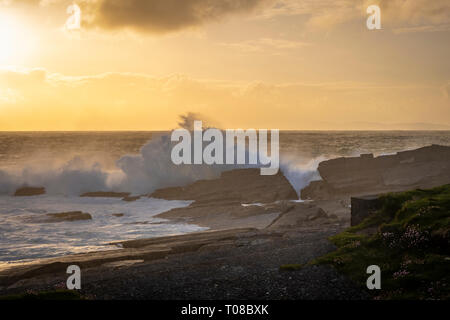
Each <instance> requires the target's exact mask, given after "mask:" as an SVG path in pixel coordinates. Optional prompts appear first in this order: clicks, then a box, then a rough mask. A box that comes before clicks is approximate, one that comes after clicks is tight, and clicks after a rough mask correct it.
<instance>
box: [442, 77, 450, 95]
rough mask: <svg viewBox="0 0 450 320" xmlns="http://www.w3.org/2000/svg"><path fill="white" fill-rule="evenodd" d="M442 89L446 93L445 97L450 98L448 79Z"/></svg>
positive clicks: (449, 82)
mask: <svg viewBox="0 0 450 320" xmlns="http://www.w3.org/2000/svg"><path fill="white" fill-rule="evenodd" d="M441 90H442V94H443V95H444V97H445V98H446V99H449V98H450V81H448V82H447V83H446V84H444V85H443V86H442V87H441Z"/></svg>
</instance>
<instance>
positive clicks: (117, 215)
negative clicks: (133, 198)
mask: <svg viewBox="0 0 450 320" xmlns="http://www.w3.org/2000/svg"><path fill="white" fill-rule="evenodd" d="M112 215H113V216H114V217H118V218H119V217H123V216H124V214H123V213H113V214H112Z"/></svg>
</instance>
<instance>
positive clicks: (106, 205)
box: [0, 195, 205, 263]
mask: <svg viewBox="0 0 450 320" xmlns="http://www.w3.org/2000/svg"><path fill="white" fill-rule="evenodd" d="M190 203H191V201H168V200H162V199H154V198H146V197H144V198H141V199H139V200H137V201H134V202H125V201H122V200H120V199H115V198H81V197H76V196H53V195H44V196H38V197H11V196H0V263H2V262H3V263H5V262H13V261H22V262H23V261H24V260H25V261H26V260H29V259H37V258H46V257H54V256H59V255H64V254H72V253H81V252H87V251H99V250H108V249H115V248H117V247H114V246H111V245H108V243H109V242H113V241H118V240H131V239H138V238H150V237H158V236H166V235H174V234H183V233H188V232H194V231H200V230H204V229H205V228H202V227H198V226H196V225H191V224H174V223H173V222H167V221H166V220H164V219H159V218H155V217H154V216H155V215H157V214H159V213H161V212H164V211H167V210H170V209H173V208H181V207H185V206H188V205H189V204H190ZM70 211H82V212H86V213H90V214H91V216H92V219H91V220H82V221H62V222H57V223H36V222H32V221H33V218H39V217H43V216H45V215H46V214H47V213H59V212H70ZM114 214H123V215H120V216H117V215H114Z"/></svg>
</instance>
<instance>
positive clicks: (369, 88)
mask: <svg viewBox="0 0 450 320" xmlns="http://www.w3.org/2000/svg"><path fill="white" fill-rule="evenodd" d="M0 88H2V90H1V91H0V111H1V117H0V128H1V129H2V130H160V129H168V128H174V127H175V126H176V125H177V123H176V118H177V117H178V115H179V114H182V113H185V112H186V111H188V110H189V111H192V112H194V113H200V114H202V118H204V117H207V118H213V119H214V118H217V117H218V116H217V115H220V122H221V125H223V126H224V127H229V128H233V127H244V128H245V127H255V128H277V127H279V128H281V129H283V128H284V129H289V128H291V129H292V128H293V129H326V128H327V127H324V126H322V127H320V126H318V123H320V122H323V121H328V122H333V121H335V120H336V121H337V120H339V119H343V118H345V121H368V119H370V121H377V122H383V121H390V122H398V119H402V121H403V122H408V121H412V122H417V121H418V119H420V121H427V122H442V120H443V119H450V109H449V108H448V100H445V99H442V95H441V94H439V95H436V87H434V86H429V87H427V86H402V85H400V84H399V85H397V86H392V85H383V84H377V83H360V82H335V83H278V84H271V83H265V82H240V81H220V80H211V79H195V78H191V77H188V76H184V75H171V76H167V77H152V76H149V75H145V74H136V73H103V74H98V75H91V76H77V77H68V76H64V75H61V74H56V73H50V72H48V71H46V70H43V69H31V70H0ZM443 89H444V88H443ZM448 90H449V86H448V84H447V86H445V91H444V94H447V95H448V93H449V91H448ZM430 108H431V109H430Z"/></svg>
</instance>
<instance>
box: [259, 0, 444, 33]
mask: <svg viewBox="0 0 450 320" xmlns="http://www.w3.org/2000/svg"><path fill="white" fill-rule="evenodd" d="M371 4H377V5H379V6H380V8H381V16H382V24H383V25H384V26H383V28H384V29H386V28H387V27H392V28H394V30H396V29H397V28H401V30H402V31H403V32H405V31H408V32H423V31H427V32H429V31H442V30H449V29H450V28H449V27H450V2H449V1H448V0H433V1H429V0H364V1H354V0H303V1H298V0H277V1H276V2H275V4H273V5H272V6H270V7H268V8H267V9H266V10H264V12H263V13H261V14H260V16H261V17H263V18H274V17H276V16H286V15H290V16H292V15H299V16H305V17H307V20H306V25H307V26H308V27H309V28H310V29H330V28H332V27H335V26H337V25H341V24H344V23H347V22H351V21H356V20H360V21H364V20H365V19H366V17H367V15H366V11H365V9H366V8H367V7H368V6H369V5H371Z"/></svg>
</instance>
